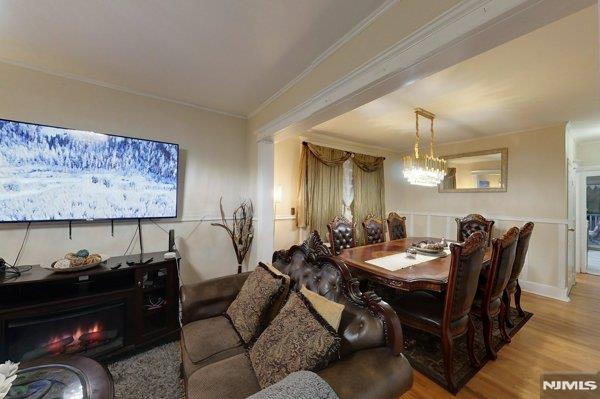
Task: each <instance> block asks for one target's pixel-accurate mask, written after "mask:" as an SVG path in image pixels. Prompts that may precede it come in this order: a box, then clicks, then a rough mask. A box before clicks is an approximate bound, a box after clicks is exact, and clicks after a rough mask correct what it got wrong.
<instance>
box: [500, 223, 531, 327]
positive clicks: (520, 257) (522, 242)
mask: <svg viewBox="0 0 600 399" xmlns="http://www.w3.org/2000/svg"><path fill="white" fill-rule="evenodd" d="M533 226H534V224H533V222H527V223H525V225H524V226H523V227H522V228H521V231H520V232H519V239H518V241H517V250H516V252H515V262H514V263H513V267H512V272H511V274H510V278H509V279H508V284H507V285H506V289H505V290H504V296H503V300H504V305H505V306H506V325H507V326H509V327H514V324H513V321H512V318H511V317H510V297H511V296H512V295H514V297H515V307H516V308H517V312H519V316H521V317H523V316H525V312H523V309H522V308H521V286H520V285H519V275H520V274H521V271H522V270H523V265H524V264H525V257H526V256H527V250H528V249H529V239H530V238H531V233H532V232H533Z"/></svg>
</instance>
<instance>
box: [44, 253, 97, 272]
mask: <svg viewBox="0 0 600 399" xmlns="http://www.w3.org/2000/svg"><path fill="white" fill-rule="evenodd" d="M99 256H100V260H99V261H97V262H92V263H88V264H83V265H78V266H71V267H55V266H56V264H57V262H61V261H63V260H62V259H59V260H57V261H54V262H52V263H51V264H50V265H41V267H42V268H44V269H47V270H52V271H53V272H55V273H75V272H81V271H84V270H89V269H92V268H94V267H96V266H98V265H100V264H101V263H104V262H106V259H107V257H106V256H104V255H99Z"/></svg>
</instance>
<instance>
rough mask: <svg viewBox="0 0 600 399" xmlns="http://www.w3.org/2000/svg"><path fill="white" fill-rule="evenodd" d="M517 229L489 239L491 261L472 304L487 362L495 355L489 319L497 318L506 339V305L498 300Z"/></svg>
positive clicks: (507, 274) (505, 281)
mask: <svg viewBox="0 0 600 399" xmlns="http://www.w3.org/2000/svg"><path fill="white" fill-rule="evenodd" d="M518 238H519V229H518V228H516V227H511V228H510V229H509V230H508V231H507V232H506V233H504V235H503V236H502V238H494V239H493V240H492V259H491V261H490V265H489V267H488V268H487V270H484V271H483V272H482V275H481V277H480V279H479V287H478V289H477V294H476V295H475V301H474V302H473V311H474V312H479V314H480V315H481V320H482V322H483V341H484V343H485V350H486V352H487V354H488V356H489V358H490V359H492V360H496V358H497V357H498V355H497V354H496V350H495V349H494V348H493V346H492V332H493V328H494V323H493V318H494V317H496V316H497V317H498V327H499V329H500V335H501V336H502V339H503V340H504V341H506V342H510V336H509V335H508V331H507V330H506V306H505V304H504V301H502V296H503V294H504V290H505V289H506V286H507V284H508V280H509V278H510V274H511V272H512V268H513V263H514V261H515V253H516V249H517V240H518Z"/></svg>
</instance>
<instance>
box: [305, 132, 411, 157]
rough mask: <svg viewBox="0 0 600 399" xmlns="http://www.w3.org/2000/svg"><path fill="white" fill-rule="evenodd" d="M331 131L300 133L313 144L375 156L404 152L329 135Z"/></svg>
mask: <svg viewBox="0 0 600 399" xmlns="http://www.w3.org/2000/svg"><path fill="white" fill-rule="evenodd" d="M328 134H329V132H326V131H323V130H313V129H311V130H309V131H307V132H305V133H304V134H302V135H300V138H301V139H302V140H306V141H310V142H311V143H313V144H317V145H323V146H328V147H331V146H335V148H338V149H341V150H346V151H352V152H361V153H364V154H367V155H373V156H382V155H389V154H397V155H401V154H403V153H402V152H401V151H397V150H395V149H390V148H386V147H383V146H377V145H372V144H364V143H361V142H360V141H353V140H347V139H345V138H340V137H331V136H329V135H328Z"/></svg>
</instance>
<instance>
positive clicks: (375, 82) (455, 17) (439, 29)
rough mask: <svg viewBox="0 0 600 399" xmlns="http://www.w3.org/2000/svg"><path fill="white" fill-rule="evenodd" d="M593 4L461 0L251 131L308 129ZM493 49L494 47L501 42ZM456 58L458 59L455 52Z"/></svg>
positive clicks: (265, 133)
mask: <svg viewBox="0 0 600 399" xmlns="http://www.w3.org/2000/svg"><path fill="white" fill-rule="evenodd" d="M591 3H592V0H573V1H569V2H561V1H556V0H464V1H461V2H460V3H458V4H457V5H455V6H454V7H452V8H451V9H449V10H448V11H446V12H445V13H443V14H441V15H440V16H439V17H438V18H436V19H434V20H433V21H431V22H430V23H428V24H426V25H424V26H422V27H421V28H419V29H418V30H416V31H415V32H413V33H412V34H411V35H409V36H408V37H406V38H404V39H402V40H400V41H399V42H398V43H396V44H395V45H394V46H392V47H390V48H389V49H387V50H385V51H383V52H381V53H379V55H377V56H375V57H374V58H372V59H371V60H369V61H367V62H365V63H364V64H362V65H361V66H359V67H357V68H356V69H354V70H353V71H351V72H350V73H348V74H346V75H345V76H343V77H341V78H340V79H338V80H337V81H335V82H334V83H332V84H330V85H329V86H327V87H325V88H323V89H321V90H319V91H318V92H316V93H315V94H313V95H312V96H310V97H309V98H308V99H306V100H305V101H303V102H302V103H300V104H298V105H296V106H295V107H293V108H292V109H290V110H288V111H287V112H285V113H284V114H282V115H280V116H279V117H277V118H275V119H273V120H271V121H270V122H267V123H266V124H264V125H262V126H260V127H258V128H257V129H255V130H254V132H253V133H254V134H256V135H257V137H258V138H259V139H260V138H261V137H264V136H269V135H275V134H279V133H280V131H282V130H284V129H286V128H290V127H293V128H304V129H306V128H308V127H310V126H302V125H301V124H302V123H303V122H305V121H307V120H309V118H314V117H315V116H317V115H318V114H320V113H323V112H325V110H327V109H330V108H331V107H335V106H339V105H340V104H343V103H346V102H351V101H352V99H353V98H355V97H358V96H361V95H363V94H364V93H366V92H367V91H368V90H371V89H374V88H376V87H379V86H381V85H383V84H385V83H386V82H389V81H391V80H393V79H394V78H396V77H398V76H400V75H401V74H402V73H406V72H407V71H413V70H415V71H417V70H419V68H421V69H423V67H424V64H426V63H427V62H428V61H429V60H430V59H434V58H435V57H436V56H437V55H438V54H441V53H443V52H446V51H453V49H457V48H458V49H460V52H461V54H462V56H463V57H468V56H472V55H475V54H478V50H479V48H481V47H485V44H486V43H488V42H493V41H494V40H498V39H494V38H493V36H494V35H500V36H501V37H503V38H506V40H511V37H510V36H511V35H512V33H511V32H514V31H518V32H519V33H520V34H524V33H526V29H531V30H532V29H537V28H538V27H540V26H543V25H545V24H547V23H549V22H552V21H553V20H556V19H558V18H561V17H563V16H566V15H569V14H570V13H573V12H575V11H578V10H580V9H582V8H584V7H586V6H588V5H589V4H591ZM523 24H525V26H523ZM496 32H497V33H496ZM479 34H484V35H482V36H483V39H481V40H483V42H481V43H479V42H477V40H479V39H477V37H478V35H479ZM474 40H475V42H474ZM463 43H464V46H466V47H465V48H464V49H463V48H461V47H460V46H461V44H463ZM493 45H494V47H495V46H497V45H498V44H497V43H494V44H493ZM464 46H463V47H464ZM484 50H485V49H484ZM465 53H466V54H465ZM469 53H472V54H469ZM453 57H455V58H456V57H458V55H457V54H453ZM434 62H435V61H434ZM394 84H395V83H394ZM396 89H397V87H396ZM391 91H393V90H391ZM358 105H360V104H358ZM354 107H355V106H354Z"/></svg>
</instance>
